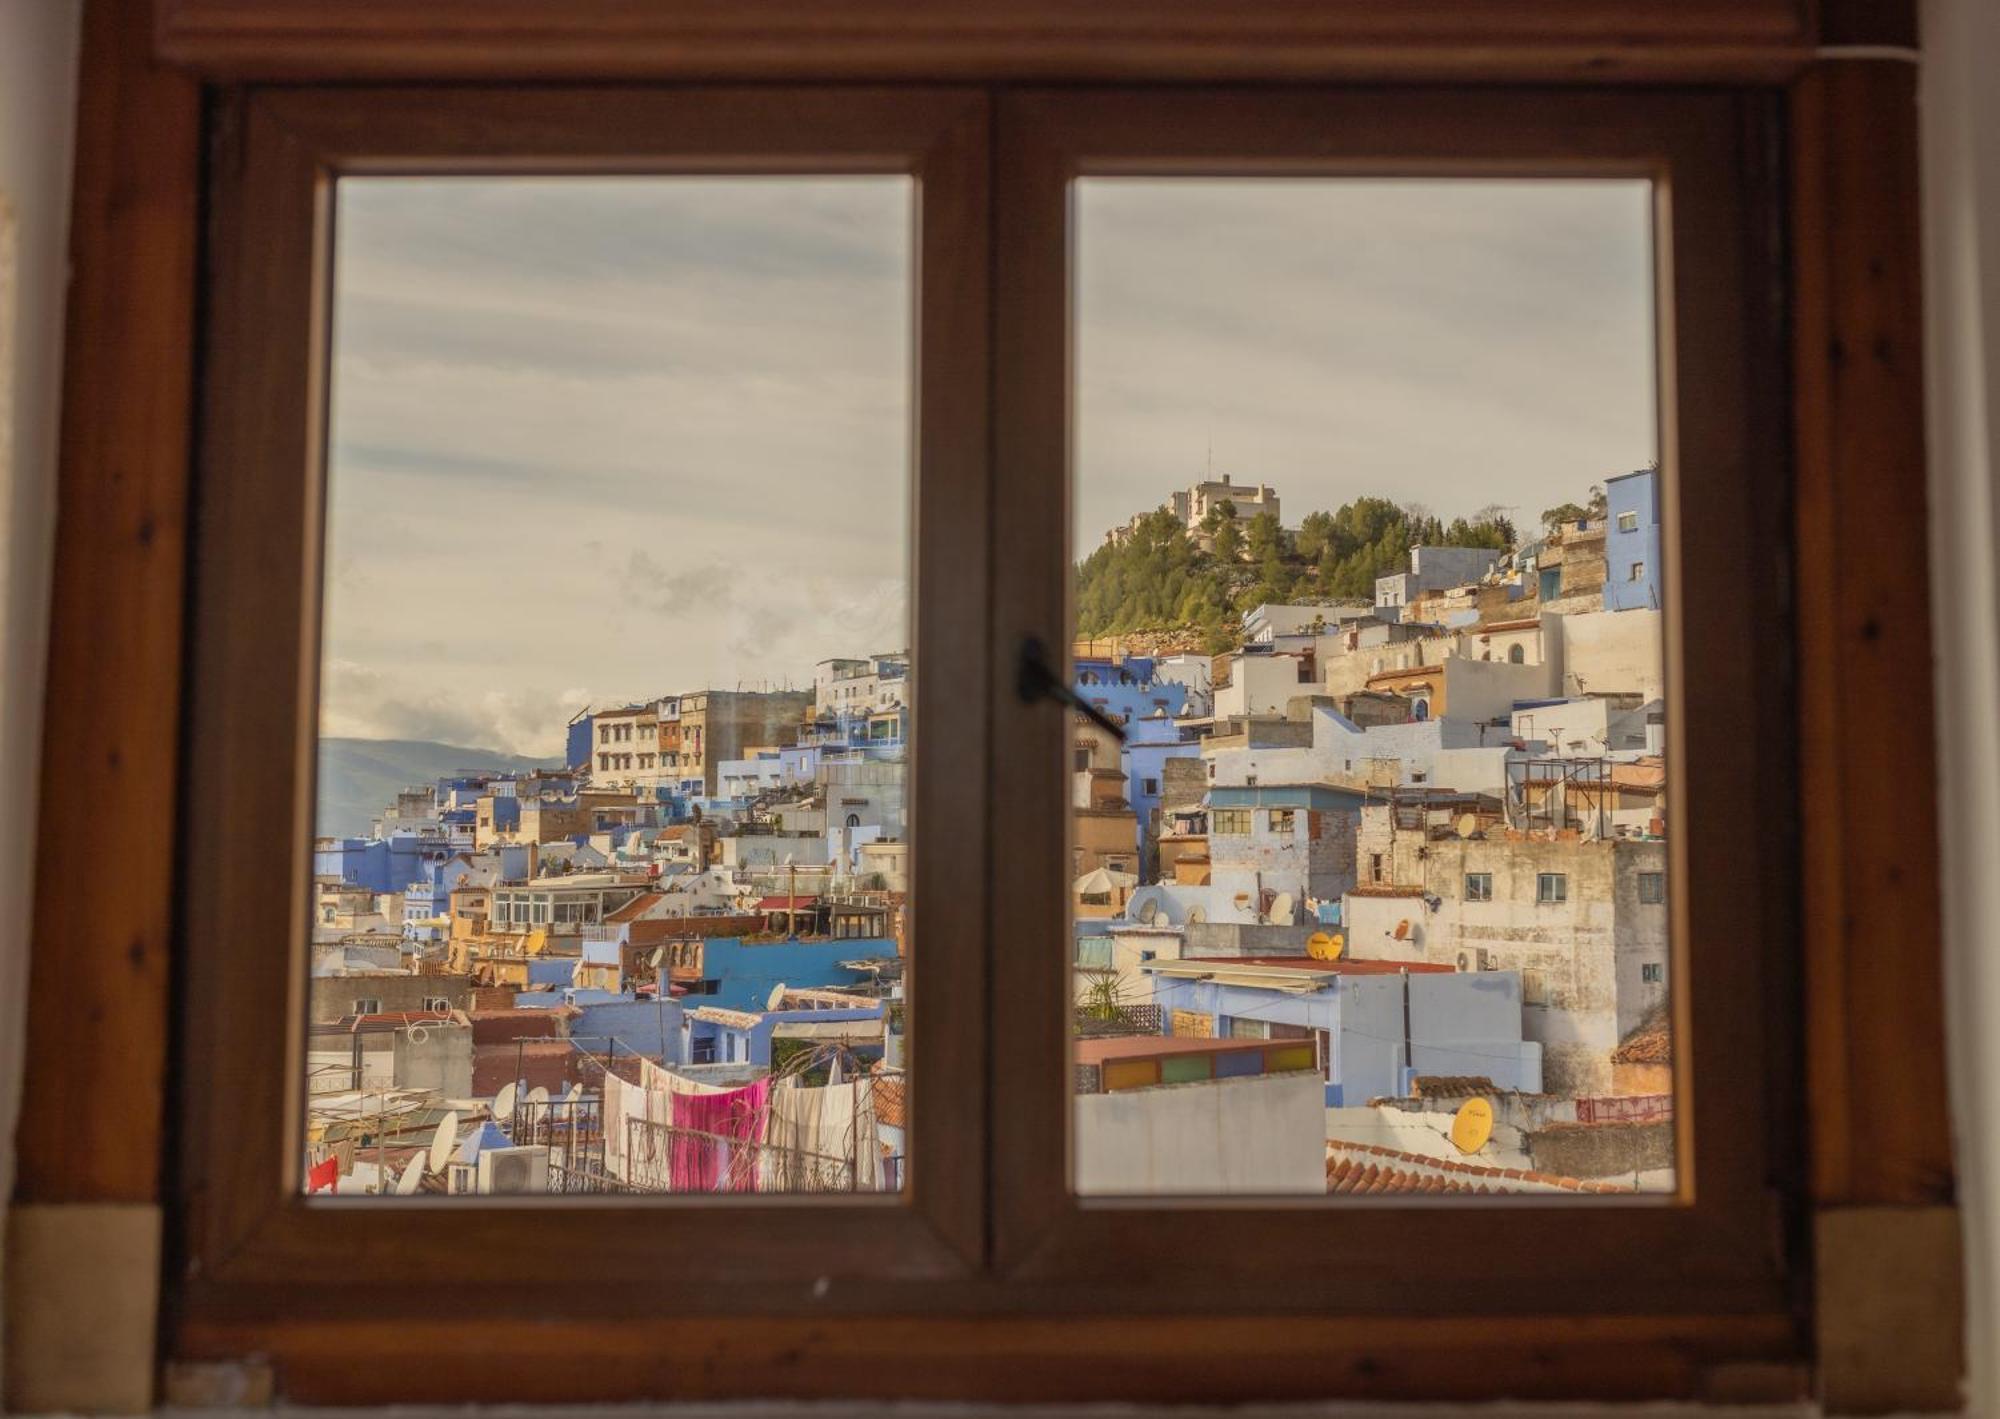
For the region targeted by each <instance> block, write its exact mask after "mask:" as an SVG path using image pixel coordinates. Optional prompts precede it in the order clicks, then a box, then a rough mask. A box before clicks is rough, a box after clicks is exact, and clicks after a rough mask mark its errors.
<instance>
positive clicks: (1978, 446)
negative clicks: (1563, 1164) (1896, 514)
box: [1922, 0, 2000, 1414]
mask: <svg viewBox="0 0 2000 1419" xmlns="http://www.w3.org/2000/svg"><path fill="white" fill-rule="evenodd" d="M1923 29H1924V65H1925V69H1924V74H1923V79H1922V95H1923V97H1922V102H1923V145H1924V146H1923V174H1924V223H1925V252H1924V264H1925V271H1924V288H1925V297H1926V312H1925V313H1926V317H1927V325H1928V349H1927V351H1926V359H1925V364H1926V368H1927V373H1928V377H1929V394H1930V449H1931V458H1930V464H1931V479H1930V497H1931V509H1930V511H1931V578H1932V609H1933V614H1934V617H1935V635H1936V644H1937V652H1938V653H1937V667H1938V670H1937V676H1938V685H1937V688H1938V736H1939V738H1938V754H1939V759H1940V764H1941V767H1942V768H1943V772H1942V773H1941V775H1940V779H1941V787H1940V791H1939V794H1938V814H1939V832H1940V834H1941V837H1942V845H1943V854H1944V913H1945V919H1944V929H1945V971H1946V980H1947V986H1948V991H1947V1002H1946V1009H1947V1010H1948V1011H1949V1012H1950V1014H1949V1017H1948V1025H1947V1028H1948V1030H1949V1044H1950V1063H1951V1071H1952V1078H1951V1097H1952V1112H1953V1115H1954V1123H1955V1125H1956V1132H1957V1143H1958V1167H1959V1176H1960V1187H1959V1194H1958V1195H1959V1202H1960V1206H1961V1208H1962V1209H1963V1210H1962V1217H1963V1220H1964V1225H1965V1246H1966V1282H1967V1286H1966V1302H1967V1316H1966V1340H1967V1344H1966V1354H1967V1359H1968V1361H1969V1363H1970V1366H1971V1393H1970V1396H1969V1398H1970V1404H1969V1406H1968V1410H1967V1412H1968V1413H1973V1414H2000V1350H1996V1344H1995V1337H1996V1336H2000V1139H1996V1137H1995V1128H1994V1120H1995V1118H1996V1117H2000V1037H1996V1034H1995V1031H1994V1029H1993V1022H1994V1021H1995V1020H2000V958H1996V955H1995V953H1994V951H1993V945H1992V943H1993V932H1994V924H1995V923H1996V922H2000V876H1996V875H1995V874H1994V872H1993V870H1992V868H1993V864H1994V863H1995V862H1996V861H2000V724H1996V722H1995V720H1994V717H1993V706H1994V704H1995V701H1996V697H2000V585H1996V581H1995V577H1994V570H1993V548H1994V546H1995V544H1996V542H2000V503H1996V499H1995V496H1994V476H1995V473H1996V472H2000V423H1996V415H2000V90H1996V88H1995V86H1994V84H1993V76H1992V69H1993V58H1994V56H1995V55H1996V54H2000V7H1996V6H1995V5H1994V4H1993V3H1992V0H1926V3H1925V4H1924V7H1923Z"/></svg>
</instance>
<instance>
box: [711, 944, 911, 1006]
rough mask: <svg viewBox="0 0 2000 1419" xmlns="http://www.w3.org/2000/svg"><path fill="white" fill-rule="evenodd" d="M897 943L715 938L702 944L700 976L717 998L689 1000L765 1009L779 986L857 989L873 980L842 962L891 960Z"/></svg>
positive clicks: (712, 995)
mask: <svg viewBox="0 0 2000 1419" xmlns="http://www.w3.org/2000/svg"><path fill="white" fill-rule="evenodd" d="M895 955H896V943H895V942H894V941H893V940H891V939H890V938H888V937H884V936H864V937H851V938H847V939H842V940H827V941H771V942H747V941H744V940H743V939H742V938H740V937H735V936H711V937H709V938H708V939H707V940H705V941H703V942H702V946H701V975H702V979H703V980H704V981H714V982H715V983H716V988H715V992H714V993H713V994H704V995H699V996H697V995H695V994H693V993H692V992H690V994H689V995H688V997H687V1003H688V1004H690V1005H720V1006H722V1007H723V1008H724V1009H727V1010H762V1009H763V1008H764V1007H765V1006H766V1005H767V1004H768V1003H769V1002H770V999H771V992H772V990H773V989H775V988H776V987H777V986H779V985H789V986H797V987H800V988H811V987H815V986H856V985H864V984H866V983H867V982H868V981H869V980H870V979H871V977H870V976H868V975H867V974H866V973H864V972H861V971H849V970H843V969H841V966H840V963H841V962H842V961H866V960H886V959H893V958H894V957H895Z"/></svg>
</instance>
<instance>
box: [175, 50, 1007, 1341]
mask: <svg viewBox="0 0 2000 1419" xmlns="http://www.w3.org/2000/svg"><path fill="white" fill-rule="evenodd" d="M986 110H987V101H986V98H985V96H984V95H983V94H981V93H979V92H978V91H976V90H958V91H955V90H948V89H940V90H918V89H909V90H887V89H876V90H844V91H832V90H826V89H818V90H811V89H796V90H783V91H775V90H762V91H755V90H746V89H743V88H734V89H678V90H672V91H666V90H656V91H651V92H642V91H638V90H625V91H618V92H611V91H589V90H581V89H569V90H551V89H544V90H538V91H532V92H529V91H516V92H513V93H506V94H496V93H480V92H472V91H461V92H457V93H451V94H441V93H435V92H425V91H423V90H419V89H383V90H372V91H364V92H359V93H357V92H354V91H336V90H324V89H321V90H311V89H257V90H252V91H250V92H248V93H246V94H244V95H242V96H241V97H240V99H239V100H238V101H237V102H235V103H234V104H232V106H231V107H230V109H229V110H228V112H227V114H226V115H225V117H224V119H223V122H222V124H221V126H220V129H219V132H220V134H221V138H222V142H221V147H220V149H219V151H218V154H217V158H218V160H217V162H216V164H215V168H214V189H213V194H212V203H213V210H214V212H215V220H214V223H213V228H212V230H213V233H214V248H213V253H212V259H211V263H210V272H211V276H210V280H211V289H212V292H213V296H212V300H211V303H210V308H209V320H208V329H207V336H206V341H205V345H206V350H207V371H208V380H207V388H206V390H205V401H204V403H205V419H204V430H203V435H202V438H201V440H200V449H199V464H198V478H197V482H196V486H195V489H194V496H193V506H194V515H195V527H194V533H195V535H194V552H193V561H194V578H193V580H194V593H193V598H192V603H191V605H192V615H191V623H190V635H189V643H190V648H191V655H192V660H191V662H190V669H189V682H188V684H189V689H188V707H189V725H190V728H191V733H190V734H189V737H188V746H187V787H186V790H185V793H184V801H185V804H186V810H185V820H184V821H185V823H186V829H185V832H186V841H187V844H188V856H187V859H186V864H185V869H184V874H183V884H184V885H183V890H184V893H185V918H184V922H183V927H182V931H183V939H184V940H185V941H187V942H188V943H189V949H188V951H187V953H186V960H185V965H186V977H185V979H186V989H185V992H184V994H183V997H182V1005H183V1017H182V1018H183V1028H182V1031H181V1036H180V1044H181V1049H180V1053H179V1056H178V1059H177V1062H176V1070H177V1077H178V1081H179V1084H180V1091H179V1102H180V1116H181V1119H182V1124H183V1133H182V1146H181V1154H180V1156H181V1169H180V1177H179V1195H180V1199H181V1215H182V1218H183V1222H184V1225H185V1228H186V1234H185V1236H184V1238H183V1246H184V1247H185V1250H186V1255H187V1258H188V1261H189V1277H190V1279H189V1280H188V1282H187V1284H186V1287H185V1294H184V1296H183V1297H182V1305H183V1307H184V1308H185V1309H186V1310H187V1312H188V1313H190V1314H196V1315H202V1316H219V1315H254V1314H258V1313H268V1312H270V1311H271V1310H273V1309H274V1308H276V1307H278V1306H279V1304H280V1302H281V1300H282V1302H283V1304H285V1305H288V1306H291V1307H293V1308H299V1309H303V1310H307V1311H310V1312H312V1313H314V1314H317V1315H320V1316H325V1317H335V1316H342V1315H348V1316H365V1315H371V1314H372V1315H378V1316H379V1315H383V1314H392V1313H402V1314H409V1315H421V1314H423V1313H425V1312H428V1311H433V1310H435V1309H436V1307H437V1306H438V1304H439V1303H438V1300H437V1296H436V1294H435V1292H436V1290H438V1289H440V1288H437V1287H434V1286H432V1285H426V1284H419V1283H416V1282H415V1281H413V1279H412V1275H411V1273H412V1268H413V1265H414V1266H416V1267H417V1269H419V1270H421V1271H422V1272H424V1273H427V1274H429V1275H432V1276H442V1277H445V1278H448V1284H447V1285H446V1286H445V1287H443V1288H442V1289H444V1290H446V1291H451V1290H452V1289H453V1288H460V1289H462V1288H467V1287H476V1288H481V1289H482V1290H483V1291H484V1293H485V1295H486V1296H487V1298H488V1299H487V1300H486V1301H484V1302H479V1303H474V1304H473V1307H472V1308H473V1309H474V1310H476V1311H489V1310H490V1311H499V1312H504V1311H506V1310H507V1309H508V1308H510V1307H512V1308H514V1309H516V1310H519V1309H521V1308H523V1307H526V1308H528V1309H533V1308H534V1307H536V1306H542V1305H548V1304H550V1303H551V1302H552V1301H553V1300H554V1298H556V1297H560V1298H561V1301H560V1310H561V1311H562V1313H564V1314H570V1315H579V1314H608V1315H616V1314H620V1313H630V1312H632V1311H634V1310H643V1309H644V1308H646V1307H649V1306H655V1305H657V1304H658V1297H659V1295H660V1278H662V1277H665V1276H673V1277H676V1278H679V1284H681V1285H683V1286H685V1287H687V1288H688V1294H690V1295H692V1294H697V1293H698V1294H700V1295H702V1296H703V1297H705V1298H706V1299H705V1301H704V1304H706V1305H709V1306H712V1307H713V1308H715V1309H716V1310H718V1311H722V1312H737V1311H746V1310H747V1311H752V1312H755V1311H782V1310H785V1309H787V1308H793V1309H799V1308H803V1309H806V1310H808V1311H810V1310H812V1309H814V1308H816V1306H817V1304H818V1303H817V1301H816V1298H815V1294H814V1290H815V1284H816V1283H818V1282H820V1281H821V1278H827V1277H839V1278H840V1279H841V1281H842V1284H843V1286H844V1287H849V1288H852V1289H853V1290H854V1291H855V1292H857V1293H858V1294H860V1295H868V1294H870V1292H869V1288H870V1287H871V1286H879V1287H880V1288H881V1295H880V1296H878V1297H877V1299H876V1300H875V1301H874V1302H873V1303H874V1304H878V1305H879V1304H884V1303H885V1302H886V1301H887V1300H888V1299H893V1298H894V1297H895V1296H897V1295H898V1294H899V1288H903V1287H907V1286H909V1285H911V1284H913V1283H919V1282H932V1281H938V1280H945V1279H953V1278H959V1277H962V1276H965V1275H967V1274H969V1272H970V1270H971V1269H972V1268H973V1267H975V1266H976V1265H977V1263H978V1261H979V1258H980V1256H981V1254H982V1249H983V1232H982V1228H983V1222H982V1219H981V1216H980V1212H979V1207H980V1199H981V1195H982V1190H983V1186H984V1179H983V1175H982V1172H981V1169H982V1166H983V1153H982V1149H981V1133H980V1118H981V1109H980V1101H981V1099H982V1097H983V1089H982V1082H981V1081H982V1074H983V1068H984V1051H983V1041H984V1019H983V1016H982V1013H981V1007H980V997H981V991H980V989H979V982H980V981H981V980H982V979H983V974H984V969H985V966H984V942H985V936H984V918H985V901H984V896H983V893H982V892H981V891H980V889H979V884H980V883H981V882H982V881H983V875H984V865H983V864H984V852H985V841H986V840H985V836H984V834H983V832H982V831H981V828H982V825H983V823H984V821H985V813H984V792H983V791H984V783H983V780H981V779H978V778H967V777H966V776H964V775H958V774H954V773H952V772H951V771H950V770H949V768H948V767H946V765H945V764H944V763H943V762H942V759H943V755H944V754H945V752H946V750H947V748H948V750H949V752H950V753H951V754H953V755H960V754H969V755H971V756H972V757H973V759H974V761H975V762H983V760H984V757H985V755H984V747H983V740H984V734H985V724H984V707H985V701H986V698H987V690H986V684H985V679H984V664H985V657H984V655H983V653H982V652H981V648H980V647H979V646H977V645H976V644H970V645H969V644H967V643H966V638H965V637H964V636H963V634H962V627H963V626H964V625H965V624H967V623H968V622H970V623H973V624H979V623H981V622H983V620H984V619H985V616H986V601H985V598H986V577H985V575H984V570H983V569H984V565H985V559H986V555H987V553H986V527H985V520H984V518H983V516H982V515H981V510H982V509H983V508H984V506H985V503H986V499H987V489H986V483H987V473H986V469H987V461H986V429H985V425H984V423H983V418H984V409H985V400H984V389H985V383H986V366H985V326H984V323H983V322H984V310H985V305H984V301H985V280H986V260H985V241H986V230H985V220H986V219H985V211H986V207H985V184H986V175H987V174H986ZM446 172H449V173H465V172H478V173H586V174H602V173H607V172H620V173H660V174H672V173H697V174H702V175H714V174H717V173H738V172H740V173H749V174H773V173H801V174H816V173H828V172H854V173H870V172H873V173H885V174H898V173H907V174H909V175H911V176H912V177H914V178H915V179H916V182H917V187H916V196H915V202H916V211H915V213H914V214H913V227H912V232H913V236H914V238H915V240H914V242H913V251H912V259H913V272H912V278H913V280H915V281H916V283H917V285H916V287H915V289H914V290H913V300H912V307H913V314H914V327H913V332H912V333H913V343H914V349H913V356H912V358H913V361H914V363H913V367H912V370H911V376H912V383H911V386H910V388H911V400H912V428H913V430H914V444H915V446H914V448H913V459H912V462H913V465H914V467H915V469H916V474H915V479H914V488H913V490H912V494H911V509H912V516H911V527H912V548H913V552H912V557H911V563H910V566H911V576H912V585H911V596H910V602H911V606H912V634H913V638H914V648H915V660H916V664H917V665H918V666H919V667H920V669H919V671H918V675H917V677H916V682H915V692H916V700H917V703H916V709H915V716H914V719H915V725H914V733H913V736H912V743H913V746H914V752H913V755H912V760H913V762H912V766H911V774H910V796H911V802H912V811H911V817H912V823H913V825H914V828H915V834H916V844H917V850H916V852H915V853H913V854H912V857H913V862H912V871H913V874H914V880H913V882H912V892H911V918H912V920H911V928H910V931H911V936H912V938H913V939H914V940H916V941H921V942H924V943H925V949H923V951H922V968H921V970H913V971H912V972H911V974H910V985H909V990H910V999H911V1006H912V1008H911V1013H910V1019H911V1030H912V1036H911V1050H912V1055H913V1057H914V1058H916V1059H920V1060H921V1061H922V1064H921V1066H920V1072H918V1073H917V1074H916V1075H915V1076H914V1077H913V1080H912V1084H913V1087H912V1088H911V1090H910V1103H911V1109H912V1125H913V1133H914V1134H915V1135H916V1136H917V1137H918V1138H929V1137H931V1136H939V1137H950V1138H951V1139H952V1140H953V1142H954V1144H955V1146H953V1147H949V1148H947V1147H924V1146H923V1145H922V1144H919V1145H918V1146H917V1147H916V1148H915V1149H914V1150H913V1152H912V1157H911V1163H910V1169H909V1177H910V1186H909V1188H908V1190H907V1191H906V1192H904V1193H902V1194H889V1195H877V1196H866V1197H840V1198H828V1197H824V1196H795V1197H784V1196H768V1195H745V1196H735V1195H732V1196H729V1197H723V1198H700V1199H695V1198H688V1197H659V1198H645V1199H631V1198H617V1199H605V1198H598V1199H584V1200H578V1199H573V1198H546V1199H524V1200H520V1201H515V1200H511V1199H510V1200H509V1201H508V1202H506V1203H499V1202H487V1203H483V1204H473V1205H467V1204H466V1203H465V1202H463V1201H461V1200H452V1201H449V1202H442V1203H440V1202H429V1203H426V1202H424V1201H422V1200H416V1201H412V1202H409V1203H403V1204H401V1205H398V1204H397V1203H395V1202H393V1201H389V1200H385V1199H368V1200H360V1199H353V1200H350V1201H347V1202H339V1201H336V1200H333V1199H327V1198H308V1197H306V1196H304V1195H303V1194H302V1188H301V1168H302V1164H301V1154H300V1149H299V1146H298V1140H299V1139H301V1138H302V1137H303V1136H304V1134H303V1131H302V1130H303V1126H304V1120H303V1105H304V1099H303V1090H302V1088H301V1085H300V1079H301V1076H300V1074H299V1069H298V1062H299V1060H300V1059H302V1058H303V1051H304V1048H305V1040H304V1029H303V1027H304V1021H305V1012H304V1009H303V1002H304V995H305V989H306V958H307V955H308V953H307V952H306V950H305V945H304V941H305V936H304V930H305V925H306V923H307V921H308V919H309V917H310V901H309V898H308V896H307V895H306V891H307V886H308V884H309V882H310V878H311V871H310V851H311V828H310V824H311V822H312V817H313V803H314V776H313V774H314V770H313V765H314V762H315V758H316V755H315V753H314V748H313V745H314V740H315V734H316V722H317V718H318V710H319V696H318V679H319V675H318V666H319V652H318V647H319V638H320V624H319V622H320V594H321V588H320V575H321V572H320V568H321V564H322V557H323V549H322V546H321V540H322V531H321V526H322V512H321V508H322V504H323V501H324V482H325V469H324V467H323V460H324V444H325V439H326V431H325V417H326V415H325V407H326V401H327V396H328V393H329V391H328V389H327V380H328V372H329V368H330V352H329V350H328V344H329V341H330V338H331V337H330V334H329V328H328V327H329V307H330V302H331V298H332V290H331V287H332V279H333V277H332V263H331V255H332V252H331V241H332V218H333V205H332V199H333V192H334V188H335V185H336V184H337V182H338V181H339V180H340V179H341V178H343V177H347V176H371V175H382V174H392V175H421V174H425V173H446ZM932 745H935V746H937V748H936V750H935V751H931V752H932V753H933V754H934V757H926V754H927V751H929V750H930V746H932ZM274 822H275V823H279V824H286V825H289V828H290V831H289V832H288V833H284V834H282V835H279V838H278V841H279V842H280V843H282V851H283V856H282V857H281V856H280V852H279V850H276V849H274V835H273V834H272V832H271V828H270V825H271V824H272V823H274ZM931 824H940V825H943V824H949V825H951V830H950V831H933V830H931V829H930V828H929V826H928V825H931ZM245 860H259V861H267V862H269V863H271V870H269V871H268V872H264V873H252V874H246V873H243V872H240V871H237V870H234V869H233V868H232V864H234V863H240V862H242V861H245ZM274 943H278V944H279V945H278V948H277V949H274ZM281 959H282V962H283V964H282V965H281V964H280V961H281ZM218 1081H229V1087H228V1088H227V1089H219V1088H217V1082H218ZM302 1271H304V1272H307V1273H310V1274H313V1275H316V1276H319V1277H322V1278H324V1279H323V1280H322V1281H321V1282H320V1283H319V1284H317V1285H315V1286H314V1287H312V1288H310V1289H309V1290H308V1291H307V1292H306V1293H305V1294H304V1295H303V1296H302V1295H301V1293H300V1291H299V1289H298V1287H297V1277H298V1276H299V1274H300V1273H301V1272H302ZM566 1275H568V1276H571V1277H572V1278H573V1279H569V1280H567V1281H565V1280H559V1279H556V1278H561V1277H564V1276H566ZM821 1289H822V1292H823V1290H824V1287H822V1288H821ZM538 1290H539V1291H543V1292H544V1295H543V1296H542V1298H541V1299H540V1300H532V1299H530V1298H531V1297H533V1296H534V1293H535V1292H537V1291H538ZM509 1293H512V1299H511V1300H507V1299H499V1298H504V1297H506V1296H508V1295H509ZM385 1296H395V1297H398V1298H399V1299H396V1300H391V1301H388V1302H387V1305H388V1310H387V1311H385V1310H384V1305H385Z"/></svg>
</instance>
